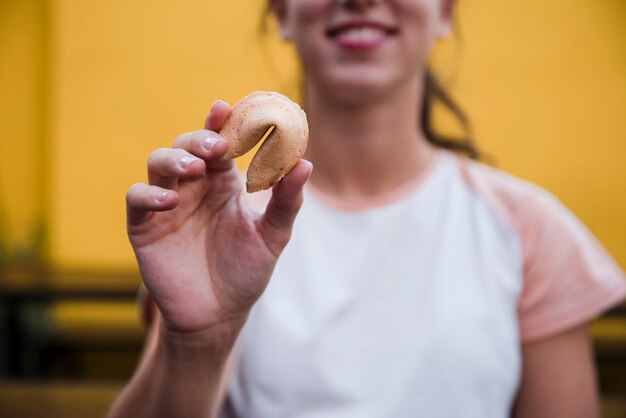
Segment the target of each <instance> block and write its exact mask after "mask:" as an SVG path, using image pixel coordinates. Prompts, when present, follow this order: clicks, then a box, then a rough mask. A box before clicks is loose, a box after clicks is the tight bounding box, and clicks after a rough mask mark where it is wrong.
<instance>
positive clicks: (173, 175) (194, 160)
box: [148, 148, 205, 189]
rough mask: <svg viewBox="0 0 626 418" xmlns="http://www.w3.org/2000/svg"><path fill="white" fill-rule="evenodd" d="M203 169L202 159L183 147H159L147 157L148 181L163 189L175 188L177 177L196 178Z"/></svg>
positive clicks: (201, 173)
mask: <svg viewBox="0 0 626 418" xmlns="http://www.w3.org/2000/svg"><path fill="white" fill-rule="evenodd" d="M204 170H205V162H204V160H202V159H201V158H198V157H196V156H194V155H192V154H191V153H189V152H187V151H185V150H183V149H177V148H160V149H158V150H156V151H154V152H153V153H152V154H151V155H150V157H149V158H148V182H149V183H150V184H151V185H154V186H160V187H163V188H165V189H174V188H176V185H177V184H178V179H179V178H184V179H193V178H198V177H200V176H202V175H203V174H204Z"/></svg>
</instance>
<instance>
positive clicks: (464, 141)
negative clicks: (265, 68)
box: [259, 2, 483, 160]
mask: <svg viewBox="0 0 626 418" xmlns="http://www.w3.org/2000/svg"><path fill="white" fill-rule="evenodd" d="M271 14H272V13H271V4H270V2H268V6H267V7H266V8H265V11H264V13H263V15H262V16H261V21H260V23H259V32H260V33H261V35H265V34H267V30H268V25H267V20H268V19H269V16H270V15H271ZM437 103H439V104H441V105H442V106H443V107H444V108H445V109H446V110H447V111H448V112H450V113H451V114H452V115H453V116H454V117H455V118H456V119H457V121H458V122H459V125H460V127H461V131H462V133H461V135H456V136H453V135H448V134H443V133H440V132H438V131H437V130H436V129H435V127H434V108H435V105H436V104H437ZM420 121H421V123H420V124H421V126H420V129H421V130H422V132H423V134H424V136H425V137H426V140H428V142H430V143H431V144H432V145H434V146H436V147H440V148H445V149H448V150H451V151H454V152H457V153H460V154H464V155H465V156H467V157H469V158H471V159H474V160H479V159H481V158H482V157H483V154H482V152H481V151H480V150H479V149H478V148H477V147H476V144H475V143H474V138H473V135H472V127H471V124H470V121H469V118H468V117H467V115H466V114H465V112H464V111H463V109H462V108H461V106H459V104H458V103H457V102H456V101H454V99H453V98H452V96H451V95H450V94H449V93H448V91H447V90H446V89H445V87H444V86H443V84H442V83H441V82H440V81H439V80H438V79H437V77H436V75H435V74H434V72H433V71H432V70H431V69H430V68H427V69H426V74H425V76H424V94H423V98H422V108H421V114H420Z"/></svg>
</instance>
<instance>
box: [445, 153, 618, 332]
mask: <svg viewBox="0 0 626 418" xmlns="http://www.w3.org/2000/svg"><path fill="white" fill-rule="evenodd" d="M453 159H454V161H455V162H456V166H457V167H458V173H459V176H460V177H461V178H462V181H463V182H464V184H466V185H467V187H469V188H470V189H471V190H472V191H473V193H475V194H476V196H478V197H479V198H481V199H482V200H483V201H484V202H486V203H487V205H488V206H489V207H491V208H492V209H493V211H494V212H497V214H498V215H499V217H500V218H503V219H504V220H505V221H506V222H508V223H509V224H510V225H511V227H512V228H514V229H515V231H516V232H517V235H518V237H519V238H520V250H521V253H522V266H521V268H522V273H523V279H524V285H523V292H522V295H521V296H520V299H519V306H518V311H519V317H520V332H521V338H522V341H524V342H531V341H536V340H539V339H541V338H545V337H547V336H549V335H553V334H556V333H558V332H561V331H563V330H565V329H569V328H571V327H573V326H576V325H578V324H581V323H584V322H585V321H588V320H589V319H590V318H592V317H593V316H595V315H597V314H599V313H601V312H603V311H604V310H606V309H607V308H609V307H611V306H613V305H615V304H616V303H618V302H619V301H621V300H622V299H623V298H624V296H625V295H626V282H625V281H624V274H623V272H622V271H621V269H620V267H619V266H618V265H617V263H616V262H615V260H613V259H612V257H611V256H610V254H609V253H608V252H607V251H606V249H605V248H604V247H603V246H602V244H601V243H600V242H599V241H598V240H597V239H596V238H595V237H594V236H593V234H592V233H591V231H590V230H589V229H588V228H587V227H586V226H585V225H584V224H583V223H582V222H581V221H580V219H578V217H576V216H575V215H574V214H573V212H572V211H570V210H569V209H568V208H566V207H565V206H564V205H563V204H562V203H561V202H560V201H559V200H558V199H557V198H556V197H555V196H554V195H553V194H552V193H550V192H548V191H547V190H546V189H544V188H542V187H540V186H538V185H536V184H533V183H531V182H529V181H526V180H523V179H520V178H517V177H515V176H513V175H511V174H508V173H506V172H504V171H502V170H499V169H497V168H494V167H490V166H488V165H486V164H482V163H479V162H475V161H471V160H468V159H466V158H463V157H457V156H454V157H453Z"/></svg>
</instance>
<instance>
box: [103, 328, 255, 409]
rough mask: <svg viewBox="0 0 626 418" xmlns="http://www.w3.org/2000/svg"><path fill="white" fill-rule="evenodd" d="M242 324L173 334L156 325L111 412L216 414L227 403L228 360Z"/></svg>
mask: <svg viewBox="0 0 626 418" xmlns="http://www.w3.org/2000/svg"><path fill="white" fill-rule="evenodd" d="M243 323H244V321H243V320H242V321H237V322H235V323H228V324H221V325H219V326H216V327H214V328H213V329H211V330H207V331H205V332H204V333H203V335H185V334H181V333H172V332H170V331H167V330H164V329H163V327H162V326H158V325H157V326H156V327H155V328H156V329H155V331H156V332H153V333H152V334H151V335H150V337H149V338H150V340H149V341H148V342H147V346H146V349H145V352H144V354H143V356H142V359H141V362H140V364H139V367H138V369H137V371H136V372H135V375H134V376H133V378H132V380H131V381H130V383H129V384H128V385H127V386H126V388H125V389H124V390H123V391H122V393H121V394H120V395H119V397H118V398H117V400H116V401H115V403H114V404H113V406H112V408H111V410H110V411H109V415H108V417H109V418H124V417H133V418H141V417H189V418H193V417H202V418H206V417H209V416H215V415H216V414H217V412H218V411H219V408H220V406H221V404H222V402H223V393H224V388H223V385H224V382H225V379H224V374H225V369H226V364H227V360H228V357H229V354H230V352H231V351H232V349H233V346H234V344H235V340H236V339H237V335H238V333H239V331H240V330H241V327H242V326H243Z"/></svg>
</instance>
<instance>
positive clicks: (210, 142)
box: [202, 136, 219, 151]
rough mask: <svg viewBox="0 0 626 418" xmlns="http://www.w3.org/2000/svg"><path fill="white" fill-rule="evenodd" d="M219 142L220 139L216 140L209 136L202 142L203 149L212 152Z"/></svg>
mask: <svg viewBox="0 0 626 418" xmlns="http://www.w3.org/2000/svg"><path fill="white" fill-rule="evenodd" d="M217 141H219V139H218V138H214V137H211V136H207V137H206V138H204V140H203V141H202V148H203V149H204V150H205V151H211V150H212V149H213V146H214V145H215V144H216V143H217Z"/></svg>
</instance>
